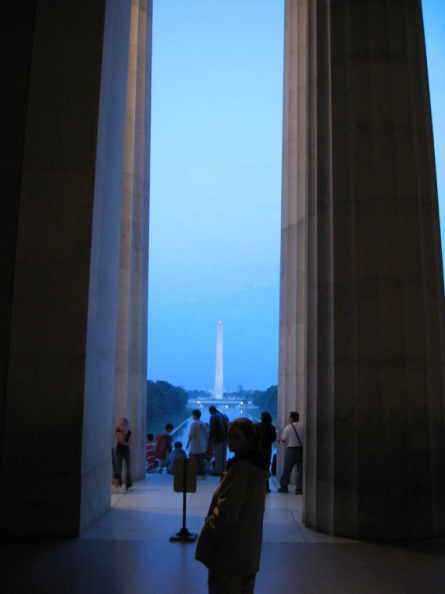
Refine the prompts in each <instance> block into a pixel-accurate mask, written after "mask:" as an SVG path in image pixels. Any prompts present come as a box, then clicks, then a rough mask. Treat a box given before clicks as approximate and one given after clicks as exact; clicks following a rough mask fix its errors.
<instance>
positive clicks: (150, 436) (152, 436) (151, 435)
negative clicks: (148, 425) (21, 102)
mask: <svg viewBox="0 0 445 594" xmlns="http://www.w3.org/2000/svg"><path fill="white" fill-rule="evenodd" d="M154 438H155V436H154V435H153V433H147V441H153V440H154Z"/></svg>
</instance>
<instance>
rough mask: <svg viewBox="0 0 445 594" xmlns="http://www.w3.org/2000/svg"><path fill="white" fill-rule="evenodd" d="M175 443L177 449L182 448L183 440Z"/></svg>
mask: <svg viewBox="0 0 445 594" xmlns="http://www.w3.org/2000/svg"><path fill="white" fill-rule="evenodd" d="M173 445H174V447H175V450H180V449H181V448H182V441H175V443H174V444H173Z"/></svg>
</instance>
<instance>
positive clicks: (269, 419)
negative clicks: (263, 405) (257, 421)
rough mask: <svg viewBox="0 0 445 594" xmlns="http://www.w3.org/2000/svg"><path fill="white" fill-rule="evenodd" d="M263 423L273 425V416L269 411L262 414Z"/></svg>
mask: <svg viewBox="0 0 445 594" xmlns="http://www.w3.org/2000/svg"><path fill="white" fill-rule="evenodd" d="M261 421H262V422H263V423H266V424H267V425H272V415H271V414H270V412H267V410H265V411H263V412H262V413H261Z"/></svg>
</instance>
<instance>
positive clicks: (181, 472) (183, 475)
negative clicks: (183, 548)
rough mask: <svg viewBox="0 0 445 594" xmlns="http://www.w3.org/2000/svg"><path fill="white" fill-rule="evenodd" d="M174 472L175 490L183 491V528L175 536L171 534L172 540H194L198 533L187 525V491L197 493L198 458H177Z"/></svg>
mask: <svg viewBox="0 0 445 594" xmlns="http://www.w3.org/2000/svg"><path fill="white" fill-rule="evenodd" d="M173 474H174V483H173V490H174V491H175V493H181V492H182V528H181V530H180V531H179V532H177V533H176V534H175V536H170V542H194V541H195V540H196V539H197V537H198V535H197V534H192V533H191V532H189V531H188V530H187V526H186V506H187V500H186V495H187V493H196V474H197V464H196V459H195V458H181V459H179V460H178V459H177V460H175V464H174V466H173Z"/></svg>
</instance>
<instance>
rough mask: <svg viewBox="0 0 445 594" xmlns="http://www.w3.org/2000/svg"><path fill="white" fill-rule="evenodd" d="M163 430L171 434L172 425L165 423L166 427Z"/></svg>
mask: <svg viewBox="0 0 445 594" xmlns="http://www.w3.org/2000/svg"><path fill="white" fill-rule="evenodd" d="M165 430H166V431H167V433H171V432H172V431H173V425H172V424H171V423H167V425H166V426H165Z"/></svg>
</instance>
